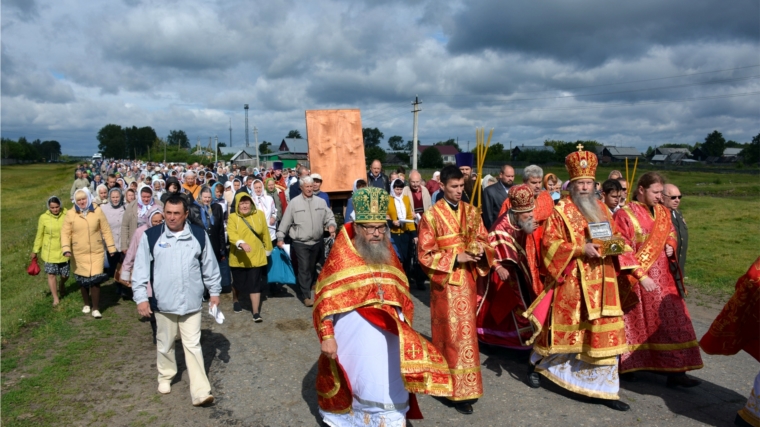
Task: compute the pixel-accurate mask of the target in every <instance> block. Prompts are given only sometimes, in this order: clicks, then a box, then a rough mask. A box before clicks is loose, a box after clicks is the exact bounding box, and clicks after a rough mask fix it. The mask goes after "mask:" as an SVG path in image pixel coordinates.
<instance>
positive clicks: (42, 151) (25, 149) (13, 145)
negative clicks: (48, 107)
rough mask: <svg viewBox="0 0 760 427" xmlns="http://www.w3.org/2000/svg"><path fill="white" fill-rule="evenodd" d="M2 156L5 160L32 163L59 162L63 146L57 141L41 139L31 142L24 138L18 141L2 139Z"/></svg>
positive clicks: (0, 147)
mask: <svg viewBox="0 0 760 427" xmlns="http://www.w3.org/2000/svg"><path fill="white" fill-rule="evenodd" d="M0 154H1V155H2V156H3V158H5V159H16V160H26V161H32V162H40V161H42V162H45V161H51V160H58V158H59V157H60V156H61V144H60V143H59V142H58V141H55V140H53V141H40V140H39V139H35V140H34V141H32V142H29V141H27V139H26V137H24V136H22V137H20V138H19V139H18V140H16V141H14V140H12V139H10V138H2V143H0Z"/></svg>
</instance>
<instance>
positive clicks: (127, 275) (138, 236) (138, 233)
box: [120, 211, 164, 344]
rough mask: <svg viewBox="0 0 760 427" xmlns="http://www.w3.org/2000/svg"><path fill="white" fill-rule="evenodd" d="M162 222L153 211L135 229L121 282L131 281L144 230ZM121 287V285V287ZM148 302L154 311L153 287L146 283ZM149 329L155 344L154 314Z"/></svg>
mask: <svg viewBox="0 0 760 427" xmlns="http://www.w3.org/2000/svg"><path fill="white" fill-rule="evenodd" d="M163 222H164V213H163V212H161V211H153V212H152V213H151V214H150V218H149V219H148V222H146V223H145V224H143V225H141V226H139V227H137V230H135V235H134V236H132V241H130V242H129V248H128V249H127V253H126V254H124V261H123V262H122V264H121V277H120V279H121V281H122V282H129V281H130V280H131V279H132V268H133V267H134V266H135V254H136V253H137V248H138V247H139V246H140V240H142V236H143V234H144V233H145V230H147V229H149V228H150V227H155V226H156V225H160V224H161V223H163ZM122 286H123V285H122ZM148 300H149V301H151V309H155V308H157V307H155V299H154V298H153V287H152V286H151V284H150V283H148ZM150 327H151V329H153V344H156V314H155V313H151V314H150Z"/></svg>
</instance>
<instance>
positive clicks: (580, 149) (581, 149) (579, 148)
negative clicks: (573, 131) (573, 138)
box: [575, 144, 583, 152]
mask: <svg viewBox="0 0 760 427" xmlns="http://www.w3.org/2000/svg"><path fill="white" fill-rule="evenodd" d="M575 148H577V149H578V151H580V152H583V144H578V145H576V146H575Z"/></svg>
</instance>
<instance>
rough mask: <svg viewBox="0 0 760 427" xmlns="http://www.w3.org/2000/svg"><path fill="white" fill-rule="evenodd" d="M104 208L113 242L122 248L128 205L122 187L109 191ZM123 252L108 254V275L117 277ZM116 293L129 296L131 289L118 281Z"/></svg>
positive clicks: (102, 207)
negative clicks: (126, 205)
mask: <svg viewBox="0 0 760 427" xmlns="http://www.w3.org/2000/svg"><path fill="white" fill-rule="evenodd" d="M100 208H101V209H103V215H105V216H106V220H108V225H109V226H110V227H111V234H112V235H113V243H114V245H115V246H116V248H118V249H120V248H121V225H122V222H123V220H124V212H125V211H126V207H125V206H124V196H123V195H122V193H121V189H119V188H117V187H114V188H112V189H111V191H109V192H108V203H106V204H105V205H102V206H101V207H100ZM123 255H124V254H123V253H122V252H117V253H116V254H114V255H108V276H110V277H113V278H116V277H115V274H116V267H117V266H118V264H119V263H120V262H121V259H122V256H123ZM115 284H116V293H117V295H120V296H122V297H125V298H126V297H128V296H129V290H127V289H125V287H124V286H123V285H122V284H121V283H119V282H116V283H115Z"/></svg>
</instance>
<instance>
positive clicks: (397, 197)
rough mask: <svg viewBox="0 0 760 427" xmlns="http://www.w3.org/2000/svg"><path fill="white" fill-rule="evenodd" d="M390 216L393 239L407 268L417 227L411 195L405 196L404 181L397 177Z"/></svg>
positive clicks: (392, 183) (389, 210) (391, 197)
mask: <svg viewBox="0 0 760 427" xmlns="http://www.w3.org/2000/svg"><path fill="white" fill-rule="evenodd" d="M388 218H390V223H391V241H392V242H393V246H394V247H395V248H396V253H397V254H398V258H399V261H401V264H402V265H404V266H405V267H404V268H406V264H405V263H406V261H407V260H408V259H409V248H410V246H411V242H412V239H414V242H415V243H416V242H417V228H416V227H415V226H414V210H413V209H412V202H411V201H410V200H409V197H407V196H404V181H401V180H400V179H395V180H393V182H391V195H390V203H388Z"/></svg>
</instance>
